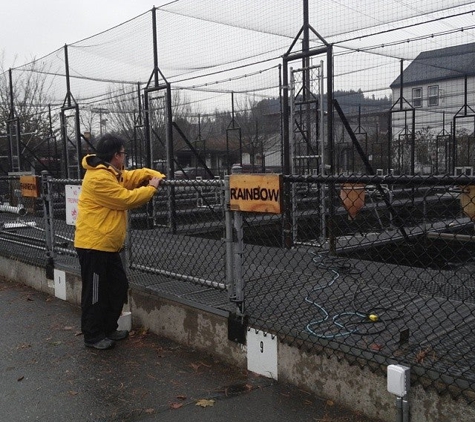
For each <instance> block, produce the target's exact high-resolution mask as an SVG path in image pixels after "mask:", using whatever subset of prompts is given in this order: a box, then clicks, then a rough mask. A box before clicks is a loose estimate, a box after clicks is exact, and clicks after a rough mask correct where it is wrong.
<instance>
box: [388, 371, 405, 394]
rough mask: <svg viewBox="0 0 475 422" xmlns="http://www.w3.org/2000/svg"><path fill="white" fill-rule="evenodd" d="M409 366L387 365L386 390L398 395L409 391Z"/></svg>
mask: <svg viewBox="0 0 475 422" xmlns="http://www.w3.org/2000/svg"><path fill="white" fill-rule="evenodd" d="M409 386H410V368H408V367H407V366H402V365H389V366H388V391H389V392H390V393H391V394H395V395H396V396H398V397H404V396H405V395H406V394H407V392H408V391H409Z"/></svg>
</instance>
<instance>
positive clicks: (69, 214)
mask: <svg viewBox="0 0 475 422" xmlns="http://www.w3.org/2000/svg"><path fill="white" fill-rule="evenodd" d="M80 193H81V186H79V185H66V186H65V194H66V224H69V225H70V226H75V225H76V218H77V217H78V199H79V194H80Z"/></svg>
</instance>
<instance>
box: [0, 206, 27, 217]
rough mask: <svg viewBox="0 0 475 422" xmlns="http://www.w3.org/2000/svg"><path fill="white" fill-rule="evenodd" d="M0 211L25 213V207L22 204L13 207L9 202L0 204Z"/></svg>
mask: <svg viewBox="0 0 475 422" xmlns="http://www.w3.org/2000/svg"><path fill="white" fill-rule="evenodd" d="M0 212H11V213H13V214H19V215H26V214H27V213H28V211H27V209H26V208H25V207H23V206H17V207H14V206H13V205H10V204H0Z"/></svg>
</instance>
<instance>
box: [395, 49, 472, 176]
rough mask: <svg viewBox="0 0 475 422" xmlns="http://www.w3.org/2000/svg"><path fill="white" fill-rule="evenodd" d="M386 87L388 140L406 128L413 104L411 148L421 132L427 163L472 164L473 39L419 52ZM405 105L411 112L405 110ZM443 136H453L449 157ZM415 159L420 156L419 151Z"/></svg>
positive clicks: (441, 164) (397, 135)
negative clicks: (390, 104)
mask: <svg viewBox="0 0 475 422" xmlns="http://www.w3.org/2000/svg"><path fill="white" fill-rule="evenodd" d="M401 83H402V90H401ZM390 87H391V89H392V96H393V103H394V105H393V110H394V111H395V112H394V113H393V114H392V133H393V142H394V145H397V144H398V141H399V139H400V138H401V136H403V137H405V136H406V135H407V134H408V132H410V131H411V128H412V110H414V116H415V117H414V119H415V125H414V127H415V137H416V154H417V147H418V144H417V142H418V139H419V138H420V136H421V134H422V133H424V142H426V143H428V142H429V141H430V145H429V147H430V148H428V151H427V155H428V160H427V163H429V164H431V165H432V166H434V165H436V166H437V167H438V170H439V171H440V170H441V168H444V169H450V172H452V171H453V170H454V169H453V168H452V167H451V166H450V165H449V162H451V163H452V162H453V163H454V166H458V167H468V168H474V167H475V142H474V130H475V112H474V111H473V110H474V109H475V43H470V44H464V45H457V46H453V47H446V48H441V49H437V50H431V51H424V52H422V53H420V54H419V55H418V56H417V57H416V58H415V59H414V60H413V61H412V62H411V63H410V64H409V65H408V66H407V67H406V68H405V69H404V70H403V72H402V75H399V76H398V77H397V78H396V79H395V80H394V82H393V83H392V84H391V85H390ZM409 109H410V110H411V113H407V112H405V111H406V110H409ZM401 134H402V135H401ZM449 136H452V137H455V139H456V148H455V160H454V159H453V144H450V145H449V144H448V143H449V142H451V141H450V138H449ZM419 147H420V145H419ZM419 150H421V148H419ZM403 155H404V151H399V159H401V160H403V159H404V156H403ZM395 158H396V159H398V152H396V154H395ZM419 161H424V160H423V158H421V157H419ZM427 163H425V164H427ZM422 164H424V163H422ZM434 170H437V169H434Z"/></svg>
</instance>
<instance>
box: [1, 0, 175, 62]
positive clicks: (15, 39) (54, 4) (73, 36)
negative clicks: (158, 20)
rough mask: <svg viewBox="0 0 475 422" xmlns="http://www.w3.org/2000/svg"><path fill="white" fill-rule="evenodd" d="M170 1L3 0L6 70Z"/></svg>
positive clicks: (2, 45) (2, 44)
mask: <svg viewBox="0 0 475 422" xmlns="http://www.w3.org/2000/svg"><path fill="white" fill-rule="evenodd" d="M168 2H169V1H163V0H114V1H112V0H80V1H64V0H41V1H38V0H8V1H7V0H3V1H1V2H0V4H1V18H0V58H1V56H2V54H3V56H4V59H3V68H4V69H5V70H7V69H9V68H11V67H15V66H19V65H22V64H25V63H28V62H30V61H31V59H32V58H37V59H38V58H40V57H43V56H45V55H46V54H49V53H51V52H52V51H55V50H57V49H58V48H61V47H63V46H64V44H72V43H74V42H76V41H80V40H82V39H84V38H88V37H90V36H92V35H94V34H97V33H99V32H102V31H104V30H106V29H108V28H111V27H113V26H115V25H118V24H120V23H122V22H124V21H126V20H129V19H132V18H134V17H136V16H138V15H140V14H142V13H144V12H146V11H148V10H150V9H152V8H153V6H157V7H159V6H160V5H163V4H165V3H168Z"/></svg>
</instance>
